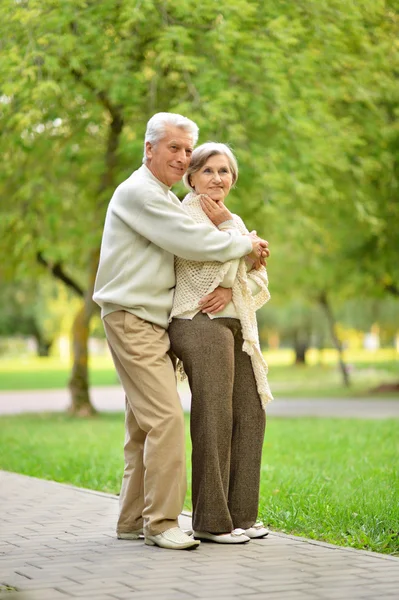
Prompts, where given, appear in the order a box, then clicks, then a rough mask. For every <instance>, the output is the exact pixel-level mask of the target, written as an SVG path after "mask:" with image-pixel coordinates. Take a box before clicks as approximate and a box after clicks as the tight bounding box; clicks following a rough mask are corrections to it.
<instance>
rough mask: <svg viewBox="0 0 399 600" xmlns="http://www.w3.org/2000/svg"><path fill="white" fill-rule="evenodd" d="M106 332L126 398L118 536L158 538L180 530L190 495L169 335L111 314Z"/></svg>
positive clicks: (125, 315) (129, 316)
mask: <svg viewBox="0 0 399 600" xmlns="http://www.w3.org/2000/svg"><path fill="white" fill-rule="evenodd" d="M104 327H105V332H106V335H107V340H108V344H109V347H110V349H111V353H112V357H113V360H114V363H115V367H116V370H117V371H118V375H119V378H120V380H121V383H122V385H123V388H124V390H125V394H126V413H125V431H126V434H125V446H124V457H125V469H124V474H123V480H122V489H121V493H120V515H119V520H118V524H117V531H118V532H119V533H129V532H131V531H135V530H137V529H140V528H141V527H142V526H144V532H145V533H146V534H147V535H157V534H158V533H161V532H162V531H165V530H166V529H169V528H171V527H177V526H178V520H177V518H178V515H179V514H180V513H181V511H182V508H183V503H184V498H185V493H186V463H185V440H184V416H183V410H182V406H181V403H180V398H179V396H178V393H177V390H176V378H175V373H174V369H173V366H172V361H171V359H170V357H169V355H168V351H169V348H170V343H169V338H168V334H167V332H166V330H165V329H163V328H162V327H159V326H158V325H154V324H152V323H149V322H147V321H143V320H142V319H139V318H138V317H136V316H134V315H132V314H131V313H128V312H125V311H117V312H113V313H111V314H109V315H107V316H106V317H105V318H104Z"/></svg>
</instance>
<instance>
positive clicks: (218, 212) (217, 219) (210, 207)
mask: <svg viewBox="0 0 399 600" xmlns="http://www.w3.org/2000/svg"><path fill="white" fill-rule="evenodd" d="M200 202H201V207H202V210H203V211H204V213H205V214H206V216H207V217H209V219H210V220H211V221H212V223H213V224H214V225H216V227H219V225H221V224H222V223H224V222H225V221H230V220H231V219H232V218H233V215H232V214H231V212H230V211H229V209H228V208H226V207H225V205H224V204H223V202H216V201H215V200H212V199H211V198H210V197H209V196H206V195H205V194H201V197H200Z"/></svg>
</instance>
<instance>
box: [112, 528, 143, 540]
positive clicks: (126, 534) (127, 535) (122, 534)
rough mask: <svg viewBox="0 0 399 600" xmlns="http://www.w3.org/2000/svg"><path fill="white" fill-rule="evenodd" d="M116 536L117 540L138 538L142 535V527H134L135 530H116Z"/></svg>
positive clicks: (141, 537)
mask: <svg viewBox="0 0 399 600" xmlns="http://www.w3.org/2000/svg"><path fill="white" fill-rule="evenodd" d="M116 537H117V538H118V540H140V539H143V537H144V531H143V528H141V529H136V531H129V532H117V534H116Z"/></svg>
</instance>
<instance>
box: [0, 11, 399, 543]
mask: <svg viewBox="0 0 399 600" xmlns="http://www.w3.org/2000/svg"><path fill="white" fill-rule="evenodd" d="M397 8H398V7H397V3H396V2H394V1H383V0H359V1H358V2H356V3H351V2H347V1H344V0H304V1H298V2H287V1H284V0H271V1H270V2H268V3H263V2H261V1H258V0H231V1H230V2H229V3H226V2H215V1H213V0H204V1H203V2H201V3H194V2H190V1H182V0H178V1H177V2H173V3H172V2H170V1H168V0H162V1H159V2H156V1H154V0H137V1H133V0H119V1H118V2H116V1H115V0H113V1H111V0H103V1H102V2H101V3H95V2H88V1H80V0H64V1H63V2H62V3H59V2H56V1H55V0H41V1H40V2H39V1H37V0H8V1H5V2H2V4H1V6H0V34H1V35H0V39H1V40H2V41H1V62H0V151H1V157H2V164H1V171H0V211H1V212H0V280H1V287H0V307H1V308H0V336H1V337H0V389H1V390H3V393H7V390H21V389H25V390H33V389H36V390H41V389H45V388H49V389H53V388H54V389H55V388H59V387H61V388H62V387H67V386H68V389H69V391H70V410H69V411H68V414H64V415H55V414H48V415H36V416H32V415H23V416H14V417H4V416H3V417H0V450H1V452H0V456H1V460H0V467H1V468H3V469H8V470H15V471H19V472H24V473H27V474H31V475H35V476H39V477H46V478H51V479H55V480H57V481H68V482H70V483H74V484H76V485H82V486H84V487H90V488H94V489H102V490H105V491H111V492H115V493H117V491H118V488H119V481H120V476H121V471H122V451H121V449H122V438H123V415H121V414H115V415H113V414H96V411H95V410H94V407H93V404H92V403H91V402H90V386H91V385H96V386H99V385H104V386H105V385H111V386H112V385H115V384H116V383H117V380H116V376H115V373H114V370H113V367H112V364H111V361H110V358H109V355H108V354H107V350H106V344H105V340H104V335H103V330H102V325H101V320H100V318H99V314H98V310H97V308H96V306H95V305H94V303H93V302H92V300H91V296H92V290H93V282H94V277H95V273H96V267H97V263H98V256H99V246H100V241H101V232H102V227H103V222H104V216H105V211H106V208H107V204H108V202H109V199H110V197H111V195H112V193H113V190H114V189H115V187H116V186H117V185H118V184H119V183H120V182H121V181H123V179H125V178H126V177H127V176H129V175H130V173H131V172H132V171H133V170H134V169H135V168H137V167H138V166H139V165H140V163H141V160H142V153H143V137H144V132H145V126H146V122H147V120H148V119H149V118H150V117H151V116H152V114H154V113H155V112H158V111H171V112H179V113H182V114H184V115H186V116H188V117H190V118H191V119H193V120H195V121H196V122H197V123H198V125H199V127H200V139H199V142H200V143H201V142H204V141H207V140H215V141H222V142H227V143H229V144H230V145H231V147H232V149H233V150H234V152H235V153H236V155H237V158H238V161H239V166H240V175H239V180H238V185H237V187H236V188H235V189H234V191H232V193H231V200H230V203H229V207H230V208H231V210H232V211H234V212H237V213H239V214H240V215H241V216H242V217H243V219H244V220H245V222H246V224H247V226H248V227H249V228H250V229H256V230H257V231H258V233H259V235H261V236H262V237H265V238H266V239H268V241H269V243H270V249H271V252H272V256H271V258H270V260H269V263H268V272H269V279H270V290H271V294H272V299H271V301H270V302H269V303H268V304H267V305H266V307H264V308H263V309H262V310H261V311H260V312H259V329H260V334H261V341H262V347H263V349H264V351H265V357H266V359H267V361H268V362H269V365H270V383H271V386H272V389H273V392H274V395H275V397H276V400H275V401H276V402H278V400H279V397H284V398H288V397H289V398H291V399H292V401H293V402H295V399H296V398H301V397H302V398H313V399H314V401H315V402H319V401H323V398H328V397H330V398H335V399H337V401H339V399H340V398H347V397H356V398H373V399H376V400H378V399H386V398H389V399H390V400H391V401H392V402H397V401H398V400H399V318H398V317H399V260H398V258H399V253H398V239H399V199H398V174H399V173H398V151H399V126H398V96H399V87H398V72H399V41H398V39H399V38H398V33H399V15H398V11H397ZM175 191H176V193H177V194H178V195H179V196H180V197H182V196H183V194H184V189H183V187H182V186H180V187H179V186H176V189H175ZM36 355H37V356H36ZM11 398H12V396H11V395H10V401H12V400H11ZM359 417H361V415H359ZM398 439H399V427H398V421H397V420H388V419H387V420H381V421H378V422H377V421H376V422H367V421H363V420H361V419H360V418H359V419H352V420H346V419H334V420H326V419H325V420H319V419H293V420H291V419H275V420H270V422H269V426H268V433H267V436H266V440H265V458H264V464H263V472H262V482H263V483H262V490H261V512H262V515H261V516H262V517H263V518H264V520H265V522H267V523H269V524H270V525H271V526H272V527H276V528H279V529H282V530H284V531H287V532H296V533H302V534H304V535H307V536H308V537H316V538H318V539H326V540H328V541H333V542H335V543H340V544H349V545H354V546H356V547H361V548H370V549H373V550H378V551H382V552H389V553H397V552H398V545H399V542H398V532H399V509H398V497H399V483H398V481H399V474H398V463H399V461H398V450H399V447H398V446H399V442H398ZM187 454H188V459H189V454H190V448H189V442H188V448H187ZM187 506H188V507H189V506H190V497H189V495H188V497H187Z"/></svg>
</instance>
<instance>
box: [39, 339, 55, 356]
mask: <svg viewBox="0 0 399 600" xmlns="http://www.w3.org/2000/svg"><path fill="white" fill-rule="evenodd" d="M36 344H37V355H38V356H49V355H50V348H51V346H52V345H53V342H52V341H51V342H49V341H48V340H44V339H43V338H40V339H39V338H37V337H36Z"/></svg>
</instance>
